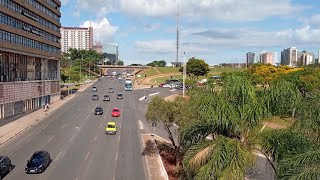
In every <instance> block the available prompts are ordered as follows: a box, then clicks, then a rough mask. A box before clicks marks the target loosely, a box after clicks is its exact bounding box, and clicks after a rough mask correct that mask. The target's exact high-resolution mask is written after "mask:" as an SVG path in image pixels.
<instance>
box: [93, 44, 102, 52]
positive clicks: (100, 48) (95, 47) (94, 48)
mask: <svg viewBox="0 0 320 180" xmlns="http://www.w3.org/2000/svg"><path fill="white" fill-rule="evenodd" d="M92 49H93V50H95V51H96V52H97V53H100V54H102V53H103V46H102V44H101V43H97V44H96V45H93V47H92Z"/></svg>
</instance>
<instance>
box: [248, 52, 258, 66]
mask: <svg viewBox="0 0 320 180" xmlns="http://www.w3.org/2000/svg"><path fill="white" fill-rule="evenodd" d="M255 62H256V53H254V52H248V53H247V66H250V65H252V64H254V63H255Z"/></svg>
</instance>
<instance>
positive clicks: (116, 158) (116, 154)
mask: <svg viewBox="0 0 320 180" xmlns="http://www.w3.org/2000/svg"><path fill="white" fill-rule="evenodd" d="M116 161H118V152H117V153H116Z"/></svg>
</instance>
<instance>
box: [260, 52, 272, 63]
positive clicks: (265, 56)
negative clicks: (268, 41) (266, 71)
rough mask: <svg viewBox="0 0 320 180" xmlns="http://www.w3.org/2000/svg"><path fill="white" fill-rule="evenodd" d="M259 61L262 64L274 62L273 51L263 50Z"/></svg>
mask: <svg viewBox="0 0 320 180" xmlns="http://www.w3.org/2000/svg"><path fill="white" fill-rule="evenodd" d="M260 62H261V63H262V64H272V65H273V64H274V53H273V52H265V53H262V54H261V60H260Z"/></svg>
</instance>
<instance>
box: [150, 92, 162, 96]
mask: <svg viewBox="0 0 320 180" xmlns="http://www.w3.org/2000/svg"><path fill="white" fill-rule="evenodd" d="M159 93H160V92H156V93H152V94H149V96H155V95H158V94H159Z"/></svg>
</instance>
